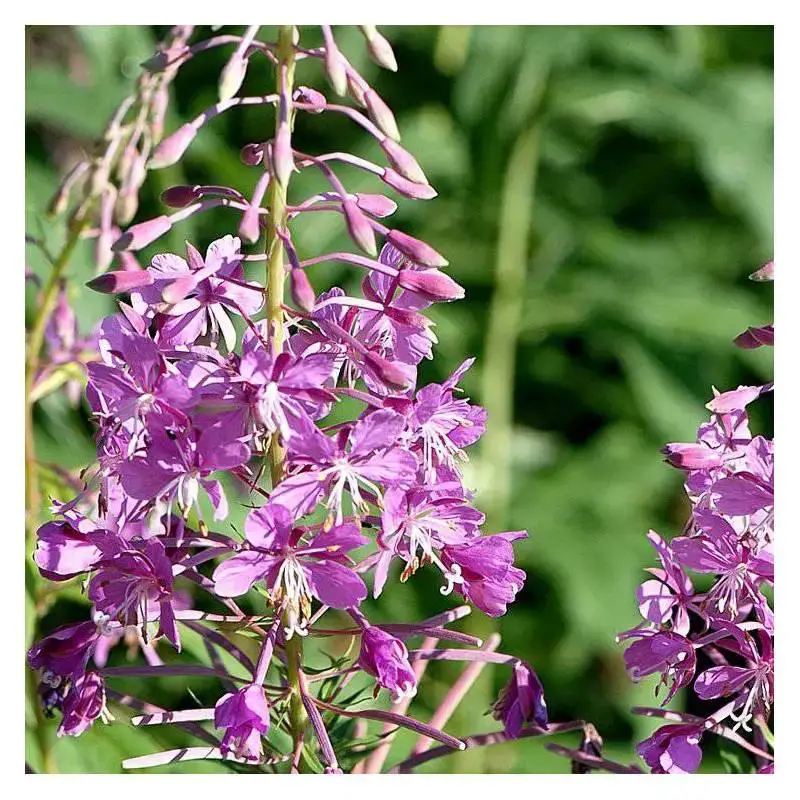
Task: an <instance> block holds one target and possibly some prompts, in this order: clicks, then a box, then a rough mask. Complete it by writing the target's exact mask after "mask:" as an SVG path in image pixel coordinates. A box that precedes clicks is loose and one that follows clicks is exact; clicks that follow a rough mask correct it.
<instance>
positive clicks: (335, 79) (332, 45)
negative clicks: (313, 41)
mask: <svg viewBox="0 0 800 800" xmlns="http://www.w3.org/2000/svg"><path fill="white" fill-rule="evenodd" d="M322 33H323V36H324V37H325V74H326V75H327V76H328V80H329V81H330V83H331V86H332V87H333V90H334V91H335V92H336V94H338V95H339V96H340V97H344V95H345V94H346V93H347V70H346V69H345V65H344V59H343V58H342V54H341V52H340V51H339V48H338V47H337V46H336V42H335V41H334V39H333V32H332V31H331V26H330V25H323V26H322Z"/></svg>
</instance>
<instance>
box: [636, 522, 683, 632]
mask: <svg viewBox="0 0 800 800" xmlns="http://www.w3.org/2000/svg"><path fill="white" fill-rule="evenodd" d="M647 538H648V539H649V540H650V543H651V544H652V545H653V547H655V549H656V552H657V553H658V558H659V560H660V561H661V566H662V569H657V568H655V567H651V568H649V569H648V570H647V571H648V572H649V573H650V574H651V575H653V576H655V580H649V581H645V582H644V583H642V584H641V585H640V586H639V588H638V589H637V590H636V599H637V600H638V602H639V613H641V615H642V616H643V617H644V618H645V619H646V620H648V621H649V622H652V623H654V624H656V625H665V624H667V623H670V624H671V625H672V630H674V631H675V633H680V634H681V635H683V636H686V635H687V634H688V633H689V627H690V621H689V605H690V603H691V601H692V597H693V595H694V587H693V586H692V582H691V581H690V580H689V578H688V577H687V576H686V575H684V573H683V570H681V568H680V566H679V565H678V564H676V563H675V559H674V557H673V556H674V553H673V550H672V545H673V544H674V543H675V540H673V542H672V543H671V544H669V545H668V544H667V543H666V542H665V541H664V540H663V539H662V538H661V537H660V536H659V535H658V534H657V533H656V532H655V531H650V532H649V533H648V534H647Z"/></svg>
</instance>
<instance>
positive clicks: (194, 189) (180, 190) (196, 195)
mask: <svg viewBox="0 0 800 800" xmlns="http://www.w3.org/2000/svg"><path fill="white" fill-rule="evenodd" d="M198 189H199V187H198V186H170V187H169V189H165V190H164V191H163V192H161V202H162V203H163V204H164V205H165V206H169V207H170V208H186V206H188V205H191V204H192V203H194V202H195V201H196V200H199V199H200V192H199V191H198Z"/></svg>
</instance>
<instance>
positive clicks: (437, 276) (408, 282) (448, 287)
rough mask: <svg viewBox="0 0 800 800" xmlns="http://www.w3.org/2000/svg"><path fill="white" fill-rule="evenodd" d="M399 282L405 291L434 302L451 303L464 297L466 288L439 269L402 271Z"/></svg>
mask: <svg viewBox="0 0 800 800" xmlns="http://www.w3.org/2000/svg"><path fill="white" fill-rule="evenodd" d="M397 282H398V283H399V284H400V286H402V287H403V288H404V289H408V290H409V291H411V292H414V293H416V294H418V295H421V296H422V297H424V298H425V299H426V300H431V301H433V302H441V301H447V302H449V301H450V300H461V298H462V297H464V287H463V286H461V285H459V284H458V283H456V282H455V281H454V280H453V279H452V278H451V277H450V276H449V275H445V273H444V272H440V271H439V270H438V269H426V270H416V269H403V270H400V275H399V276H398V279H397Z"/></svg>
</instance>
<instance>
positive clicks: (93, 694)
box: [58, 672, 108, 736]
mask: <svg viewBox="0 0 800 800" xmlns="http://www.w3.org/2000/svg"><path fill="white" fill-rule="evenodd" d="M63 712H64V716H63V718H62V720H61V724H60V725H59V726H58V735H59V736H80V735H81V734H82V733H83V732H84V731H86V730H88V729H89V728H91V727H92V724H93V723H94V721H95V720H96V719H97V718H98V717H104V718H105V717H108V712H107V711H106V687H105V683H104V682H103V678H102V677H101V676H100V675H99V674H98V673H97V672H87V673H86V674H84V675H81V676H80V677H79V678H77V679H76V680H75V681H73V683H72V686H71V687H70V690H69V692H67V696H66V697H65V698H64V705H63Z"/></svg>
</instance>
